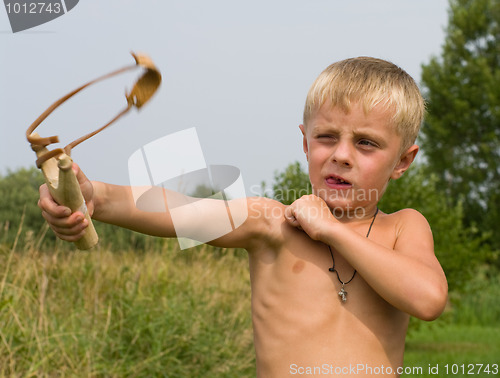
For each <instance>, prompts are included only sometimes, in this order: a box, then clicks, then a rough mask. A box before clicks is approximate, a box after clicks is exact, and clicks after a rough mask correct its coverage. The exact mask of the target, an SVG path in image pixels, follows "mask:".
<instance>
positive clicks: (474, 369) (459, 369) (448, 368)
mask: <svg viewBox="0 0 500 378" xmlns="http://www.w3.org/2000/svg"><path fill="white" fill-rule="evenodd" d="M444 369H445V372H446V375H448V374H452V375H457V374H461V375H465V374H467V375H481V376H484V374H486V375H489V374H491V375H498V371H499V370H498V364H446V365H444Z"/></svg>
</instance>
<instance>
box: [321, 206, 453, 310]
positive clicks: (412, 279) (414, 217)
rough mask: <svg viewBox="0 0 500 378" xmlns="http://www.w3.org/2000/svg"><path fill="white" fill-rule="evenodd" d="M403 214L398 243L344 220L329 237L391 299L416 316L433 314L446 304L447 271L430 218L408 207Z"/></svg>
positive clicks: (390, 300)
mask: <svg viewBox="0 0 500 378" xmlns="http://www.w3.org/2000/svg"><path fill="white" fill-rule="evenodd" d="M402 218H403V219H402V222H401V223H402V224H401V226H400V229H399V233H398V237H397V241H396V244H395V246H394V249H390V248H386V247H384V246H381V245H379V244H377V243H376V242H374V241H372V240H370V239H367V238H365V237H363V236H362V235H360V234H358V233H356V232H355V231H353V230H351V229H349V228H348V227H345V225H343V224H341V223H337V224H332V226H331V227H330V232H329V233H328V236H325V242H327V243H328V244H329V245H332V246H334V247H335V249H336V250H337V251H338V252H339V253H341V254H342V255H343V256H344V258H345V259H346V260H347V261H348V262H349V263H350V264H351V265H352V266H353V267H355V268H356V270H357V271H358V272H359V274H361V275H362V276H363V278H364V279H365V281H366V282H367V283H368V284H369V285H370V286H371V287H372V288H373V289H374V290H375V291H376V292H377V293H378V294H379V295H380V296H381V297H382V298H384V299H385V300H386V301H387V302H389V303H391V304H392V305H393V306H394V307H396V308H398V309H400V310H402V311H404V312H406V313H408V314H410V315H412V316H415V317H417V318H420V319H423V320H434V319H436V318H437V317H438V316H439V315H440V314H441V313H442V312H443V310H444V307H445V305H446V301H447V294H448V285H447V282H446V277H445V275H444V272H443V269H442V268H441V265H440V264H439V262H438V260H437V258H436V256H435V254H434V243H433V238H432V233H431V230H430V227H429V225H428V223H427V221H426V220H425V218H424V217H423V216H422V215H421V214H420V213H418V212H416V211H413V210H405V211H404V214H403V215H402Z"/></svg>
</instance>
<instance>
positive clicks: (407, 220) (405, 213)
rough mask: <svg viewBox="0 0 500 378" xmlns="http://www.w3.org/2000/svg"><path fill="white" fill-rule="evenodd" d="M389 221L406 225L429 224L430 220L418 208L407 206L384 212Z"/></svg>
mask: <svg viewBox="0 0 500 378" xmlns="http://www.w3.org/2000/svg"><path fill="white" fill-rule="evenodd" d="M384 216H385V218H386V219H387V221H389V222H394V224H396V225H401V226H405V225H408V224H419V225H426V226H429V222H428V221H427V219H426V218H425V216H424V215H423V214H422V213H420V212H419V211H418V210H415V209H411V208H405V209H401V210H398V211H395V212H393V213H387V214H384Z"/></svg>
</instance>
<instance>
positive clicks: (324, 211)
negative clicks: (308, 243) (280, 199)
mask: <svg viewBox="0 0 500 378" xmlns="http://www.w3.org/2000/svg"><path fill="white" fill-rule="evenodd" d="M285 219H286V221H287V222H288V223H289V224H290V225H292V226H294V227H297V228H299V229H302V230H304V232H305V233H306V234H307V235H309V237H310V238H311V239H313V240H320V239H321V235H323V232H322V231H323V229H326V226H327V225H328V224H330V222H338V221H337V219H336V218H335V217H334V216H333V214H332V212H331V210H330V208H329V207H328V205H327V204H326V202H325V201H324V200H322V199H321V198H319V197H318V196H316V195H314V194H309V195H306V196H302V197H301V198H299V199H298V200H296V201H294V202H293V203H292V204H291V205H290V206H288V207H287V208H286V209H285Z"/></svg>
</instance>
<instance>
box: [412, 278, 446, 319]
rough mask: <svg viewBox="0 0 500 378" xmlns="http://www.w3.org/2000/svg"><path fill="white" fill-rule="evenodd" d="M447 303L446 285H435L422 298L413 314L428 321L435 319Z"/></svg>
mask: <svg viewBox="0 0 500 378" xmlns="http://www.w3.org/2000/svg"><path fill="white" fill-rule="evenodd" d="M447 303H448V285H447V284H444V285H437V286H436V287H435V288H434V289H433V290H432V292H431V293H428V297H427V298H425V299H424V300H422V305H421V306H420V308H419V309H418V310H417V311H416V314H414V316H415V317H417V318H419V319H421V320H425V321H428V322H430V321H432V320H436V319H437V318H439V316H441V314H442V313H443V311H444V309H445V307H446V304H447Z"/></svg>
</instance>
